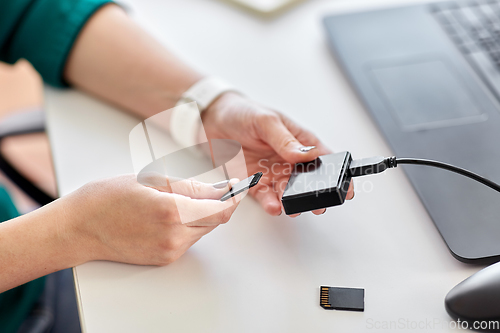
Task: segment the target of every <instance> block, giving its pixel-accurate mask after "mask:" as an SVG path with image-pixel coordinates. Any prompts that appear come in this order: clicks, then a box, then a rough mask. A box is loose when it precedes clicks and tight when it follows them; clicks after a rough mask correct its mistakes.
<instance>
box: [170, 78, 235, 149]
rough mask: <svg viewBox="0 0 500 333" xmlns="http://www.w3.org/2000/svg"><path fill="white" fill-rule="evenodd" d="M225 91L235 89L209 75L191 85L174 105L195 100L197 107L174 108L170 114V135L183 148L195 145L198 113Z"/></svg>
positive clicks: (198, 123)
mask: <svg viewBox="0 0 500 333" xmlns="http://www.w3.org/2000/svg"><path fill="white" fill-rule="evenodd" d="M227 91H235V90H234V88H233V86H231V85H230V84H228V83H226V82H225V81H223V80H221V79H219V78H216V77H213V76H209V77H206V78H203V79H201V80H200V81H198V82H196V83H195V84H194V85H193V86H191V87H190V88H189V89H188V90H187V91H186V92H185V93H184V94H182V96H181V98H180V99H179V101H178V102H177V104H176V105H175V106H176V107H177V106H179V105H183V104H187V103H191V102H196V104H197V105H198V108H196V107H194V104H193V107H186V108H174V109H173V112H172V115H171V116H170V135H172V137H173V139H174V140H175V141H176V142H177V143H178V144H179V145H180V146H182V147H183V148H186V147H191V146H194V145H196V144H197V143H198V142H196V141H197V140H196V139H197V137H196V136H197V134H198V130H199V128H200V126H201V117H200V113H201V112H203V111H205V110H206V109H207V108H208V106H209V105H210V104H212V102H213V101H215V100H216V99H217V97H219V96H220V95H222V94H223V93H225V92H227Z"/></svg>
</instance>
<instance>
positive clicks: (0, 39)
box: [0, 0, 111, 333]
mask: <svg viewBox="0 0 500 333" xmlns="http://www.w3.org/2000/svg"><path fill="white" fill-rule="evenodd" d="M109 2H111V1H110V0H0V60H1V61H5V62H8V63H14V62H16V61H17V60H19V59H20V58H24V59H26V60H28V61H29V62H31V64H32V65H33V66H34V67H35V69H36V70H37V71H38V72H39V73H40V74H41V76H42V78H43V79H44V81H46V82H47V83H49V84H52V85H55V86H66V85H67V84H66V83H65V82H64V79H63V70H64V66H65V64H66V58H67V57H68V54H69V52H70V50H71V48H72V47H73V43H74V42H75V39H76V38H77V36H78V33H79V32H80V30H81V29H82V27H83V26H84V25H85V23H86V22H87V20H88V19H89V18H90V17H91V16H92V15H93V14H94V13H95V11H96V10H97V9H99V8H100V7H101V6H102V5H104V4H106V3H109ZM18 215H19V214H18V212H17V210H16V208H15V206H14V204H13V203H12V201H11V200H10V198H9V195H8V194H7V192H6V191H5V190H4V189H3V188H1V187H0V222H1V221H5V220H9V219H12V218H14V217H16V216H18ZM0 269H1V268H0ZM43 287H44V279H43V278H40V279H37V280H35V281H32V282H29V283H27V284H24V285H22V286H19V287H17V288H14V289H11V290H9V291H7V292H4V293H2V294H0V332H2V333H11V332H12V333H14V332H16V331H17V330H18V328H19V327H20V325H21V323H22V322H23V320H24V319H25V318H26V316H27V315H28V313H29V312H30V310H31V309H32V307H33V305H34V303H35V302H36V300H37V299H38V298H39V297H40V295H41V292H42V290H43Z"/></svg>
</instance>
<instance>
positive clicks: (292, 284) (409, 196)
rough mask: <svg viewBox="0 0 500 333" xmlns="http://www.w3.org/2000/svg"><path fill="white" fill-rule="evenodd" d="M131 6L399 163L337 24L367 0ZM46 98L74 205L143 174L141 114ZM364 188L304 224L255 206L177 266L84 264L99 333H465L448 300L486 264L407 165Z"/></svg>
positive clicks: (197, 0)
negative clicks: (471, 255)
mask: <svg viewBox="0 0 500 333" xmlns="http://www.w3.org/2000/svg"><path fill="white" fill-rule="evenodd" d="M125 2H126V3H127V4H129V5H130V6H131V7H132V8H133V12H132V15H133V16H134V17H135V18H136V19H137V21H138V22H140V23H141V24H142V25H143V26H144V27H145V28H146V29H147V30H148V31H150V32H151V33H152V34H153V35H154V36H156V37H157V38H158V39H159V40H160V41H161V42H163V43H164V44H165V45H167V46H168V47H170V48H171V49H172V50H174V51H175V52H176V53H177V54H179V55H180V56H182V57H183V58H184V59H186V60H187V61H188V62H189V63H191V64H193V65H195V66H196V67H197V68H199V69H201V70H202V71H204V72H206V73H210V74H217V75H219V76H221V77H224V78H226V79H227V80H229V81H230V82H233V83H234V84H235V85H236V86H238V87H239V88H240V89H241V90H242V91H244V92H245V93H246V94H247V95H249V96H252V97H253V98H255V99H256V100H259V101H261V102H263V103H266V104H268V105H270V106H273V107H275V108H277V109H279V110H282V111H283V112H285V113H286V114H288V115H290V116H291V117H293V118H294V119H296V120H297V121H298V122H299V123H301V124H302V125H304V126H305V127H307V128H310V129H312V130H313V131H314V132H315V133H316V134H317V135H318V136H319V137H320V138H321V139H322V140H324V142H326V143H327V144H328V145H329V146H330V147H331V148H332V149H334V150H336V151H342V150H349V151H351V152H352V154H353V156H354V157H356V158H361V157H368V156H372V155H386V156H387V155H390V154H391V152H390V149H389V148H388V146H387V144H386V143H385V142H384V140H383V138H382V136H381V134H380V132H379V131H378V130H377V128H376V126H375V125H374V123H373V122H372V120H371V119H370V116H369V115H368V113H367V112H366V111H365V110H364V109H363V108H362V106H361V104H360V103H359V101H358V100H357V99H356V97H355V96H354V94H353V92H352V90H351V89H350V87H349V86H348V84H347V82H346V80H345V79H344V77H343V76H342V74H341V71H340V69H339V67H338V66H337V65H336V64H335V62H334V61H333V59H332V57H331V55H330V53H329V51H328V48H327V45H326V42H325V35H324V32H323V29H322V25H321V18H322V16H323V15H325V14H328V13H335V12H339V11H345V10H348V9H350V8H363V7H366V3H367V2H365V3H363V2H360V1H354V0H349V1H321V0H316V1H315V0H310V1H307V2H305V3H302V4H300V5H298V6H296V7H295V8H293V9H292V10H290V11H288V12H286V13H285V14H284V15H282V16H279V17H277V18H275V19H273V20H265V19H261V18H258V17H255V16H253V15H251V14H248V13H246V12H244V11H241V10H239V9H236V8H233V7H231V6H228V5H227V4H224V3H222V2H219V1H215V0H182V1H179V0H127V1H125ZM368 2H369V3H370V6H375V3H378V2H377V1H375V0H371V1H368ZM404 2H407V1H400V3H404ZM384 3H387V1H384ZM393 3H397V2H394V1H393ZM46 102H47V111H48V126H49V135H50V139H51V144H52V150H53V156H54V163H55V168H56V173H57V180H58V185H59V190H60V193H61V195H64V194H67V193H69V192H71V191H73V190H75V189H76V188H78V187H79V186H81V185H83V184H84V183H86V182H88V181H90V180H93V179H97V178H103V177H108V176H113V175H117V174H121V173H127V172H132V171H133V169H132V164H131V159H130V154H129V147H128V134H129V131H130V130H131V129H132V127H133V126H135V125H136V124H137V122H138V121H137V120H136V119H134V118H133V117H131V116H129V115H126V114H124V113H121V112H120V111H118V110H116V109H113V108H111V107H109V106H106V105H104V104H102V103H101V102H98V101H96V100H93V99H91V98H89V97H87V96H85V95H83V94H81V93H78V92H74V91H64V92H61V91H56V90H53V89H48V90H47V96H46ZM355 187H356V197H355V199H354V200H352V201H351V202H347V203H346V204H345V205H343V206H340V207H336V208H332V209H329V210H328V212H327V213H326V214H324V215H322V216H313V215H312V214H311V213H308V214H303V215H302V216H300V217H299V218H296V219H291V218H288V217H286V216H280V217H270V216H267V215H266V214H265V213H264V211H263V210H262V209H261V208H260V207H259V205H258V204H257V203H256V202H254V201H253V200H252V199H251V198H250V197H247V198H245V200H244V201H243V203H242V204H241V205H240V207H239V208H238V210H237V211H236V213H235V214H234V216H233V217H232V219H231V221H230V222H229V223H228V224H226V225H223V226H220V227H218V228H217V229H215V230H214V231H213V232H212V233H211V234H209V235H208V236H206V237H204V238H203V239H202V240H201V241H200V242H198V243H197V244H195V245H194V246H193V247H192V248H191V249H190V250H189V251H188V252H187V253H186V254H185V255H184V256H183V257H182V258H181V259H179V260H178V261H176V262H175V263H173V264H171V265H168V266H166V267H142V266H133V265H124V264H118V263H110V262H90V263H87V264H84V265H82V266H79V267H76V269H75V273H76V278H77V282H78V287H77V288H78V292H79V297H80V309H81V313H82V315H83V318H82V320H83V322H82V326H83V327H84V330H85V332H88V333H97V332H106V333H108V332H122V333H125V332H176V333H177V332H217V333H224V332H240V333H242V332H252V333H254V332H361V331H364V330H368V331H370V330H377V328H382V327H383V326H384V325H389V326H391V325H392V327H393V328H394V329H393V330H392V331H395V332H396V331H403V330H406V329H408V330H409V331H411V330H414V331H423V330H424V329H425V330H431V328H432V329H435V331H436V332H441V331H454V330H452V329H448V328H446V325H447V323H448V322H449V320H450V318H449V317H448V315H447V313H446V311H445V308H444V303H443V301H444V297H445V295H446V294H447V292H448V291H449V290H450V289H451V288H452V287H453V286H455V285H456V284H457V283H459V282H460V281H462V280H463V279H465V278H466V277H468V276H469V275H471V274H472V273H474V272H475V271H477V270H479V268H480V267H478V266H470V265H466V264H463V263H460V262H458V261H457V260H455V259H454V258H453V257H452V256H451V255H450V253H449V251H448V249H447V247H446V245H445V244H444V242H443V241H442V239H441V237H440V235H439V233H438V231H437V229H436V228H435V227H434V225H433V223H432V221H431V219H430V218H429V216H428V215H427V213H426V211H425V209H424V207H423V206H422V204H421V203H420V201H419V199H418V197H417V195H416V194H415V192H414V190H413V189H412V187H411V186H410V184H409V182H408V180H407V179H406V177H405V176H404V174H403V172H402V170H399V169H397V170H394V171H390V172H387V173H384V174H381V175H378V176H373V177H369V178H365V179H362V178H361V179H356V181H355ZM320 285H330V286H345V287H359V288H364V289H365V312H348V311H326V310H323V309H322V308H321V307H320V306H319V286H320ZM429 325H430V326H429Z"/></svg>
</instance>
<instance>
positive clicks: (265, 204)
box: [250, 184, 282, 216]
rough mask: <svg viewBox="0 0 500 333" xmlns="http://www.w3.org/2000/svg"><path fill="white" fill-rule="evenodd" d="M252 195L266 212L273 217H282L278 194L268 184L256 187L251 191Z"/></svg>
mask: <svg viewBox="0 0 500 333" xmlns="http://www.w3.org/2000/svg"><path fill="white" fill-rule="evenodd" d="M250 194H251V195H252V196H253V197H254V198H255V200H257V202H258V203H260V205H261V206H262V208H264V211H265V212H266V213H268V214H269V215H272V216H279V215H281V213H282V211H281V201H280V199H279V198H278V194H277V193H276V192H274V190H273V188H272V187H271V186H269V185H267V184H262V185H260V186H256V187H254V188H253V189H251V190H250Z"/></svg>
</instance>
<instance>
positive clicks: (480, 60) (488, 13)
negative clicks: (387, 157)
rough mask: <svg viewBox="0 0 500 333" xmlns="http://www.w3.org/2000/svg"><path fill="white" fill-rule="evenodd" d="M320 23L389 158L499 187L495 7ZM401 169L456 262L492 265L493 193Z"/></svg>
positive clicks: (440, 6)
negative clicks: (422, 162) (422, 161)
mask: <svg viewBox="0 0 500 333" xmlns="http://www.w3.org/2000/svg"><path fill="white" fill-rule="evenodd" d="M324 23H325V27H326V30H327V34H328V40H329V42H330V44H331V48H332V50H333V52H334V54H335V56H336V58H337V60H338V62H339V63H340V65H341V66H342V68H343V69H344V71H345V73H346V76H347V77H348V78H349V80H350V81H351V83H352V85H353V87H354V89H355V90H356V91H357V93H358V95H359V97H360V98H361V99H362V101H363V102H364V104H365V106H366V108H367V109H368V110H369V112H370V113H371V115H372V116H373V119H374V120H375V122H376V123H377V124H378V126H379V128H380V129H381V131H382V132H383V134H384V135H385V137H386V139H387V141H388V142H389V144H390V146H391V147H392V149H393V151H394V153H395V155H396V156H398V157H418V158H429V159H435V160H439V161H443V162H447V163H451V164H454V165H457V166H460V167H464V168H466V169H469V170H471V171H473V172H476V173H478V174H480V175H482V176H485V177H487V178H489V179H491V180H493V181H495V182H497V183H500V104H499V101H500V1H494V0H486V1H480V0H478V1H465V2H439V3H432V4H424V5H412V6H406V7H400V8H391V9H384V10H376V11H366V12H357V13H350V14H343V15H334V16H329V17H326V18H325V20H324ZM404 168H405V172H406V174H407V175H408V177H409V179H410V181H411V183H412V184H413V186H414V187H415V190H416V191H417V193H418V195H419V196H420V199H421V200H422V202H423V203H424V205H425V207H426V209H427V211H428V212H429V214H430V216H431V218H432V219H433V221H434V223H435V224H436V226H437V228H438V230H439V232H440V233H441V235H442V237H443V239H444V240H445V242H446V244H447V245H448V247H449V249H450V251H451V253H452V254H453V256H454V257H455V258H457V259H458V260H460V261H464V262H470V263H490V262H495V261H499V260H500V193H497V192H495V191H493V190H491V189H489V188H487V187H486V186H484V185H481V184H479V183H476V182H474V181H472V180H470V179H468V178H465V177H462V176H460V175H457V174H453V173H450V172H447V171H444V170H440V169H434V168H428V167H423V166H405V167H404ZM392 218H397V219H399V220H401V223H405V217H404V216H394V217H392Z"/></svg>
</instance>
